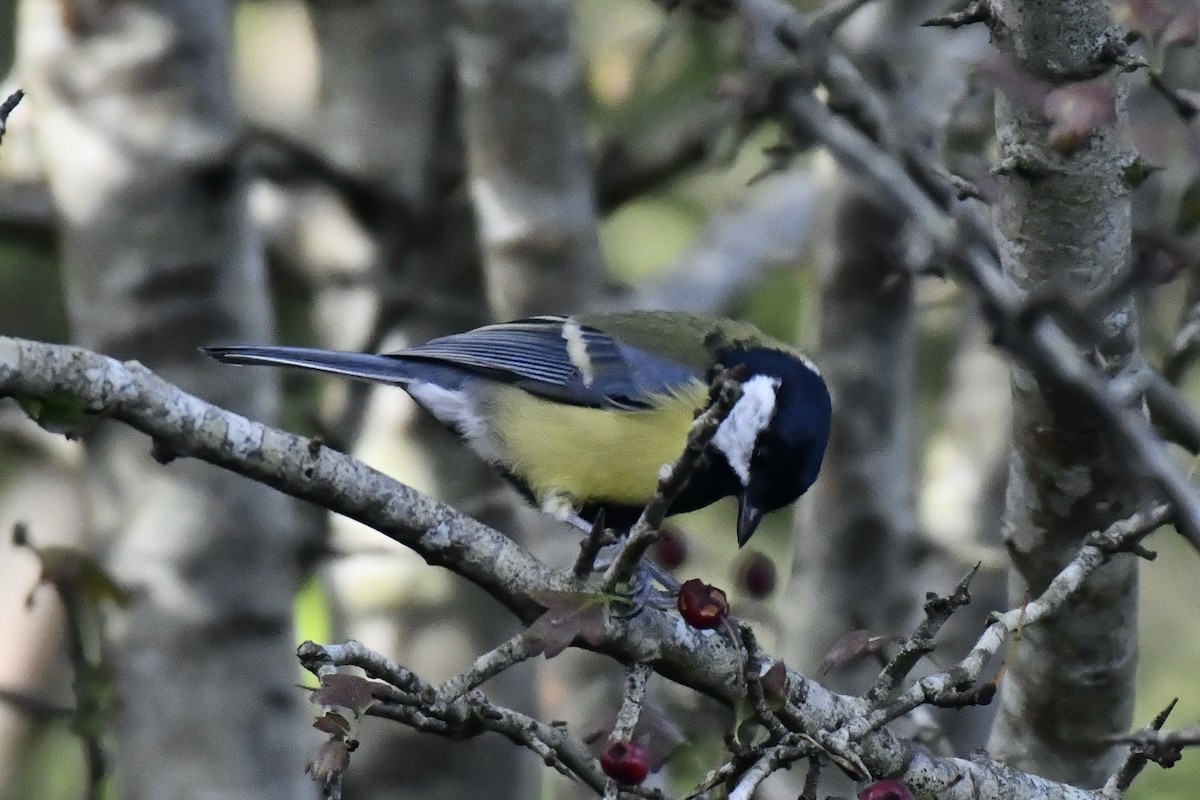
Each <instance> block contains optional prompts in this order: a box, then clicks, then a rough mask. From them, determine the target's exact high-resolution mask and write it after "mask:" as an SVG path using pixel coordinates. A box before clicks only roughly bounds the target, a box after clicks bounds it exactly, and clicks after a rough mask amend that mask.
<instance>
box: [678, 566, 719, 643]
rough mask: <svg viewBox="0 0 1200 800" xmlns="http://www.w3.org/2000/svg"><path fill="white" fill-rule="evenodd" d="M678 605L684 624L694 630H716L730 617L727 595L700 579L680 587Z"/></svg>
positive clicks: (694, 579)
mask: <svg viewBox="0 0 1200 800" xmlns="http://www.w3.org/2000/svg"><path fill="white" fill-rule="evenodd" d="M676 605H677V607H678V608H679V614H680V616H682V617H683V619H684V622H686V623H687V624H689V625H691V626H692V627H693V628H700V629H702V630H709V629H710V628H716V627H718V626H720V625H721V624H722V623H724V622H725V620H726V619H727V618H728V617H729V600H728V599H727V598H726V597H725V593H724V592H723V591H721V590H720V589H718V588H717V587H715V586H709V585H708V584H707V583H705V582H704V581H702V580H700V579H699V578H692V579H691V580H689V581H685V582H684V584H683V586H680V587H679V599H678V601H677V603H676Z"/></svg>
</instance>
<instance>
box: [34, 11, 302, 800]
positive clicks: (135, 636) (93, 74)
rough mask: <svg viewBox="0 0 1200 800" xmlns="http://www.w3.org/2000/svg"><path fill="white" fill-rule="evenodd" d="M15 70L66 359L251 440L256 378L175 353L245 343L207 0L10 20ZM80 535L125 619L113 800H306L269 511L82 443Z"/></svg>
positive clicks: (257, 279)
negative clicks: (119, 362)
mask: <svg viewBox="0 0 1200 800" xmlns="http://www.w3.org/2000/svg"><path fill="white" fill-rule="evenodd" d="M24 10H25V12H26V14H25V16H24V18H23V19H24V21H25V24H26V26H27V29H26V30H23V31H22V37H23V40H22V41H23V48H24V50H23V59H24V61H23V67H24V75H25V78H26V81H27V88H28V89H29V97H30V102H31V106H32V108H33V113H35V114H36V118H37V127H38V133H39V138H40V140H41V147H42V150H43V152H44V155H45V159H46V163H47V166H48V172H49V177H50V182H51V189H52V192H53V194H54V198H55V201H56V204H57V207H58V212H59V215H60V219H61V230H62V247H63V250H62V254H63V260H64V271H65V275H66V284H67V286H66V291H67V300H68V306H69V314H70V319H71V325H72V329H73V336H74V339H75V340H76V341H77V342H79V343H80V344H82V345H83V346H85V347H88V348H92V349H95V350H99V351H101V352H104V353H107V354H110V355H112V356H114V357H117V358H125V359H133V358H136V359H138V360H140V361H143V362H145V363H146V364H147V365H148V366H150V367H151V368H153V369H154V370H156V371H157V372H159V374H161V375H163V376H164V377H165V378H166V379H167V380H170V381H173V382H175V383H176V384H178V385H180V386H181V387H183V388H184V389H186V390H188V391H191V392H195V393H197V394H200V395H203V396H204V397H205V398H206V399H208V400H211V401H213V402H215V403H218V404H220V405H222V406H225V407H228V408H232V409H236V410H237V411H239V412H241V413H243V414H247V415H249V416H252V417H254V418H256V419H262V420H267V421H270V420H272V419H273V418H274V417H275V415H276V411H277V409H276V406H277V400H278V399H277V391H276V384H275V382H274V380H273V378H272V376H271V375H270V374H263V373H260V372H251V371H245V372H244V373H243V372H239V371H230V370H227V369H222V368H221V367H220V366H219V365H217V364H214V363H209V362H208V361H207V360H206V359H204V358H203V357H201V356H200V355H199V354H198V353H197V352H196V348H197V347H198V346H200V345H204V344H210V343H212V342H215V341H240V340H251V341H253V340H265V339H268V338H270V335H271V327H272V320H271V315H270V310H269V307H268V305H267V302H266V295H265V291H264V290H265V285H264V277H263V265H262V261H261V258H260V254H259V251H258V245H257V238H256V236H255V235H254V232H253V231H252V230H251V228H250V227H249V225H248V223H247V216H246V209H245V192H244V188H245V187H244V177H243V174H242V171H241V170H240V169H239V167H238V165H237V159H236V155H237V151H236V146H237V134H238V131H237V125H236V121H235V117H234V109H233V102H232V96H231V91H230V82H229V80H230V79H229V65H230V61H229V37H230V19H229V8H228V7H227V5H226V4H224V3H219V2H213V1H212V0H157V1H156V2H111V3H105V4H103V6H102V7H93V6H92V5H91V4H83V3H77V4H61V3H56V2H49V1H48V0H47V1H45V2H43V1H42V0H27V5H26V7H25V9H24ZM87 445H88V461H89V465H88V466H89V475H90V487H91V502H92V506H91V509H90V510H91V520H90V527H91V531H92V532H93V533H94V534H95V535H96V536H97V537H98V540H99V542H100V543H101V546H102V548H103V550H104V555H105V563H106V564H107V567H108V569H109V570H110V571H111V572H112V574H113V575H114V576H115V577H116V579H117V580H118V581H120V582H121V583H122V584H124V585H125V586H126V587H128V588H129V590H130V592H131V595H132V598H133V599H132V602H131V603H130V604H129V606H128V607H127V608H125V609H123V610H122V611H121V613H119V614H118V615H117V617H116V619H115V620H114V623H115V624H113V625H112V626H110V631H111V634H112V638H111V648H110V649H111V654H110V658H111V663H112V665H113V666H114V668H115V673H116V675H115V679H116V686H117V690H118V692H119V695H120V698H121V703H120V713H119V718H118V720H117V723H116V733H117V740H118V744H119V759H118V765H119V772H120V774H121V776H122V784H123V792H122V794H123V796H124V797H126V798H128V799H129V800H143V799H145V800H150V799H151V798H153V799H157V798H165V797H171V798H198V797H205V798H214V800H215V799H216V798H231V799H232V798H256V799H258V798H279V800H284V798H287V800H294V798H300V797H306V796H312V794H313V788H312V786H311V783H310V782H309V781H308V779H307V778H306V777H305V776H304V774H303V765H304V759H305V752H306V750H307V748H305V747H304V746H303V741H304V738H303V737H304V736H305V734H304V733H303V732H304V731H305V729H306V728H307V725H306V722H305V719H304V716H303V715H302V713H301V711H302V708H303V707H304V706H305V705H306V703H305V699H304V695H303V693H301V692H298V691H297V690H296V688H295V683H296V666H295V658H294V653H293V648H294V642H293V640H292V625H291V616H292V597H293V594H294V592H295V589H296V585H297V581H298V577H299V575H298V573H299V568H298V563H297V552H298V548H299V546H300V541H299V538H300V537H299V535H298V532H297V528H296V526H295V525H293V524H292V514H291V506H290V501H288V500H287V498H285V497H283V496H282V495H280V494H278V493H276V492H273V491H271V490H269V489H267V488H265V487H263V486H259V485H256V484H253V483H251V482H249V481H245V480H243V479H240V478H238V477H236V476H234V475H231V474H230V473H227V472H224V471H221V470H219V469H216V468H214V467H211V466H208V465H206V464H202V463H199V462H194V461H181V462H177V463H173V464H171V465H170V466H167V467H164V466H163V465H162V464H161V463H158V462H160V461H161V462H166V461H169V460H170V458H171V455H172V454H171V453H168V452H157V451H154V450H153V445H152V443H151V442H149V441H147V440H146V439H145V437H143V436H140V435H137V434H133V433H132V432H130V431H129V430H128V429H125V428H122V427H120V426H115V425H105V424H100V425H99V426H98V427H97V429H96V431H95V432H94V433H93V434H91V435H89V436H88V437H87Z"/></svg>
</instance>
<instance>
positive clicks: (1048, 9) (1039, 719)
mask: <svg viewBox="0 0 1200 800" xmlns="http://www.w3.org/2000/svg"><path fill="white" fill-rule="evenodd" d="M996 8H998V9H999V19H998V20H997V21H996V25H995V26H994V29H995V30H996V31H998V32H999V33H998V35H997V36H996V41H997V44H998V46H999V47H1000V49H1001V51H1002V52H1003V53H1005V55H1006V56H1008V57H1010V58H1011V59H1013V61H1014V63H1016V64H1017V65H1019V67H1020V70H1021V71H1022V73H1023V74H1018V75H1014V76H1013V77H1012V79H1013V80H1014V81H1016V82H1019V83H1023V84H1027V83H1028V82H1029V81H1030V80H1031V77H1030V76H1032V77H1033V78H1036V79H1039V80H1042V81H1046V82H1047V83H1049V84H1050V85H1052V86H1054V87H1059V88H1062V87H1068V86H1069V85H1070V81H1069V80H1068V79H1067V78H1064V77H1062V76H1083V75H1087V74H1089V72H1090V71H1091V70H1092V68H1093V67H1094V64H1095V63H1096V60H1097V58H1098V53H1097V51H1096V47H1097V44H1096V43H1097V42H1101V41H1104V40H1105V37H1106V36H1108V34H1109V30H1110V28H1111V25H1112V20H1111V17H1110V10H1109V4H1108V3H1105V2H1102V1H1101V0H1070V1H1064V2H1045V1H1044V0H1042V1H1039V2H1035V1H1034V0H1014V1H1013V2H1006V3H1002V4H997V5H996ZM1096 85H1098V86H1100V87H1103V89H1106V90H1110V91H1112V93H1113V94H1114V96H1115V121H1114V122H1113V123H1112V124H1111V125H1109V124H1104V125H1101V126H1099V127H1098V128H1097V129H1096V130H1095V131H1094V132H1093V134H1092V135H1091V138H1090V140H1088V141H1085V142H1083V143H1082V146H1081V147H1080V148H1079V149H1078V150H1077V151H1075V152H1072V153H1069V154H1064V153H1063V152H1060V151H1061V150H1062V149H1063V148H1062V147H1061V146H1060V149H1059V150H1056V149H1055V148H1054V147H1052V146H1051V141H1050V137H1049V123H1048V121H1047V120H1046V118H1045V115H1044V114H1043V109H1042V108H1041V104H1040V103H1039V104H1035V105H1036V107H1030V104H1028V102H1027V101H1023V100H1021V99H1017V98H1015V97H1011V96H1009V95H1007V94H1005V93H1004V92H1001V93H999V94H998V95H997V98H996V130H997V135H998V138H999V144H1000V157H1001V166H1002V169H1003V170H1004V173H1005V174H1004V176H1003V178H1002V180H1003V184H1004V195H1003V200H1002V201H1001V203H1000V205H999V206H998V207H997V209H996V224H997V228H998V231H999V239H1000V241H999V245H1000V250H1001V257H1002V260H1003V263H1004V269H1005V271H1006V273H1007V274H1008V275H1009V276H1010V277H1011V278H1012V279H1013V281H1015V282H1016V283H1017V285H1018V286H1019V287H1020V288H1022V289H1023V290H1025V291H1027V292H1029V293H1030V294H1033V295H1038V296H1046V297H1050V296H1058V297H1065V298H1067V299H1068V300H1070V301H1071V302H1073V303H1076V304H1080V305H1085V304H1089V303H1090V304H1092V317H1093V319H1092V321H1093V322H1094V325H1092V326H1076V327H1077V329H1075V330H1072V333H1073V334H1074V336H1075V338H1076V341H1077V342H1078V344H1079V348H1080V351H1081V352H1082V353H1084V354H1086V355H1087V356H1088V357H1090V358H1094V359H1095V361H1096V363H1097V364H1098V366H1100V367H1101V368H1102V369H1103V370H1104V371H1105V372H1106V373H1108V374H1109V375H1115V374H1118V373H1127V372H1130V371H1132V370H1134V369H1136V368H1137V366H1138V361H1139V356H1138V326H1137V316H1136V309H1135V307H1134V304H1133V301H1132V298H1131V297H1130V295H1129V294H1128V293H1127V292H1123V291H1121V292H1116V293H1110V290H1111V289H1112V287H1113V286H1114V284H1116V283H1117V282H1119V281H1120V280H1121V279H1122V277H1123V276H1124V274H1125V273H1126V270H1127V269H1128V268H1129V246H1130V208H1129V189H1128V187H1127V186H1126V185H1125V183H1124V182H1123V180H1122V173H1123V170H1124V168H1125V166H1126V165H1127V164H1128V163H1129V162H1130V159H1131V156H1132V152H1131V149H1130V145H1129V142H1128V139H1127V132H1126V127H1127V123H1126V119H1125V110H1124V92H1125V90H1124V86H1123V82H1122V80H1121V79H1120V78H1119V77H1118V78H1113V77H1102V78H1098V79H1096ZM1012 387H1013V398H1014V403H1015V407H1014V420H1013V440H1014V451H1013V455H1012V461H1011V466H1010V472H1009V487H1008V500H1007V507H1006V510H1005V514H1004V536H1005V542H1006V543H1007V545H1008V549H1009V552H1010V554H1011V555H1012V558H1013V563H1014V569H1013V572H1012V574H1011V579H1010V598H1011V600H1012V601H1013V602H1015V603H1019V602H1021V601H1022V599H1023V598H1024V597H1025V596H1026V595H1035V596H1036V595H1037V594H1038V593H1040V592H1041V591H1042V590H1043V589H1044V588H1045V587H1046V585H1047V583H1048V582H1049V580H1050V579H1051V578H1052V577H1053V576H1054V575H1055V574H1056V573H1057V572H1058V571H1059V569H1060V568H1061V567H1062V566H1063V565H1064V564H1065V563H1066V562H1067V560H1069V559H1070V558H1071V556H1072V555H1073V554H1074V553H1075V552H1076V550H1077V549H1078V547H1079V545H1080V542H1081V539H1082V537H1083V536H1084V535H1085V534H1086V533H1088V532H1089V531H1093V530H1097V529H1103V528H1105V527H1107V526H1108V525H1109V524H1110V523H1112V522H1113V521H1115V520H1117V519H1119V518H1121V517H1124V516H1127V515H1128V514H1130V513H1131V512H1133V511H1134V510H1135V509H1136V508H1137V507H1138V501H1139V498H1140V497H1142V496H1143V494H1142V492H1141V491H1140V489H1141V487H1139V486H1138V485H1137V482H1135V481H1131V480H1130V479H1129V467H1128V463H1129V459H1128V454H1127V453H1126V452H1124V450H1123V448H1122V447H1121V445H1120V443H1119V442H1118V441H1116V440H1115V439H1114V438H1113V436H1112V435H1111V434H1110V433H1109V432H1108V430H1107V429H1106V427H1105V426H1104V425H1103V424H1102V423H1101V420H1100V419H1098V418H1097V417H1095V416H1094V415H1093V414H1091V413H1089V412H1087V411H1085V410H1084V409H1083V408H1082V405H1081V404H1080V403H1078V402H1076V401H1075V400H1074V398H1073V397H1072V396H1071V395H1070V394H1069V393H1068V392H1065V391H1063V390H1062V389H1060V388H1058V387H1056V386H1053V385H1049V384H1047V383H1044V382H1042V381H1039V380H1038V379H1037V378H1036V377H1035V376H1034V375H1032V374H1031V373H1030V372H1029V371H1028V370H1026V369H1024V368H1021V367H1019V366H1014V367H1013V371H1012ZM1136 601H1137V562H1136V559H1135V558H1133V557H1132V556H1121V557H1118V558H1117V559H1115V560H1114V561H1113V562H1112V563H1110V564H1108V565H1107V566H1105V567H1104V568H1102V569H1101V570H1100V571H1099V572H1098V573H1097V574H1096V575H1094V576H1093V577H1092V578H1091V579H1089V581H1088V584H1087V585H1086V587H1085V588H1084V590H1083V591H1082V592H1081V593H1080V594H1079V595H1077V596H1076V597H1074V598H1073V599H1072V601H1071V602H1070V603H1069V605H1068V607H1067V609H1066V610H1064V611H1063V612H1062V613H1060V614H1059V615H1058V616H1057V617H1056V618H1055V619H1053V620H1048V621H1046V622H1043V623H1039V624H1037V625H1032V626H1030V627H1029V628H1028V629H1027V630H1025V632H1024V635H1023V637H1022V638H1021V641H1020V643H1019V644H1018V645H1017V647H1016V648H1015V650H1014V652H1013V654H1012V656H1011V657H1010V661H1009V669H1008V672H1007V675H1006V678H1005V681H1004V684H1003V687H1002V691H1001V706H1000V712H999V716H998V717H997V724H996V727H995V729H994V730H993V733H992V737H991V742H990V749H991V751H992V753H993V754H994V755H996V756H998V757H1000V758H1003V759H1004V760H1005V761H1007V762H1008V763H1010V764H1012V765H1013V766H1014V767H1017V768H1020V769H1023V770H1027V771H1030V772H1034V773H1037V774H1039V775H1043V776H1045V777H1048V778H1054V779H1057V780H1063V781H1067V782H1070V783H1073V784H1077V785H1079V786H1084V787H1094V786H1099V785H1101V784H1103V783H1104V781H1105V779H1106V778H1107V777H1108V775H1109V774H1110V773H1111V772H1112V771H1113V770H1114V769H1115V768H1116V766H1117V765H1118V763H1119V762H1120V760H1121V757H1122V753H1121V748H1118V747H1116V746H1113V745H1110V744H1107V743H1106V742H1105V741H1104V739H1105V737H1107V736H1112V735H1115V734H1118V733H1122V732H1124V731H1126V730H1127V729H1128V727H1129V725H1130V722H1131V713H1132V708H1133V691H1134V686H1133V681H1134V672H1135V669H1136V663H1137V604H1136Z"/></svg>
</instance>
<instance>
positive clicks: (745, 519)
mask: <svg viewBox="0 0 1200 800" xmlns="http://www.w3.org/2000/svg"><path fill="white" fill-rule="evenodd" d="M762 518H763V510H762V509H761V508H758V507H757V506H755V505H754V504H753V503H751V502H750V493H749V492H748V491H746V490H745V489H743V490H742V493H741V494H739V495H738V524H737V539H738V547H741V546H742V545H744V544H746V542H748V541H750V537H751V536H753V535H754V532H755V531H756V530H758V523H759V522H761V521H762Z"/></svg>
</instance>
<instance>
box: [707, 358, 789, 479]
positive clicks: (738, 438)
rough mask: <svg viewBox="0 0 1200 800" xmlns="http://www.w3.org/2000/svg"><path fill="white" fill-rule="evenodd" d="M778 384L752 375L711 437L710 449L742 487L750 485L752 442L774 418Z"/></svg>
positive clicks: (776, 380) (775, 381) (775, 380)
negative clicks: (717, 452)
mask: <svg viewBox="0 0 1200 800" xmlns="http://www.w3.org/2000/svg"><path fill="white" fill-rule="evenodd" d="M779 383H780V381H779V379H778V378H773V377H771V376H770V375H755V376H754V377H753V378H751V379H750V380H748V381H746V382H745V383H743V384H742V398H741V399H740V400H738V401H737V404H736V405H734V407H733V410H732V411H730V412H729V416H728V417H726V418H725V421H724V422H722V423H721V426H720V427H719V428H717V433H716V435H715V436H713V440H712V443H713V446H714V447H716V448H717V449H718V450H720V451H721V452H722V453H723V454H724V455H725V460H726V461H728V462H729V466H730V468H731V469H732V470H733V471H734V472H735V473H736V474H737V476H738V477H739V478H741V480H742V485H743V486H745V485H746V484H748V483H749V482H750V457H751V455H753V453H754V445H755V442H757V441H758V436H759V434H761V433H762V432H763V431H764V430H766V428H767V426H768V425H770V424H771V418H772V417H774V416H775V399H776V395H775V393H776V390H778V389H779Z"/></svg>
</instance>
